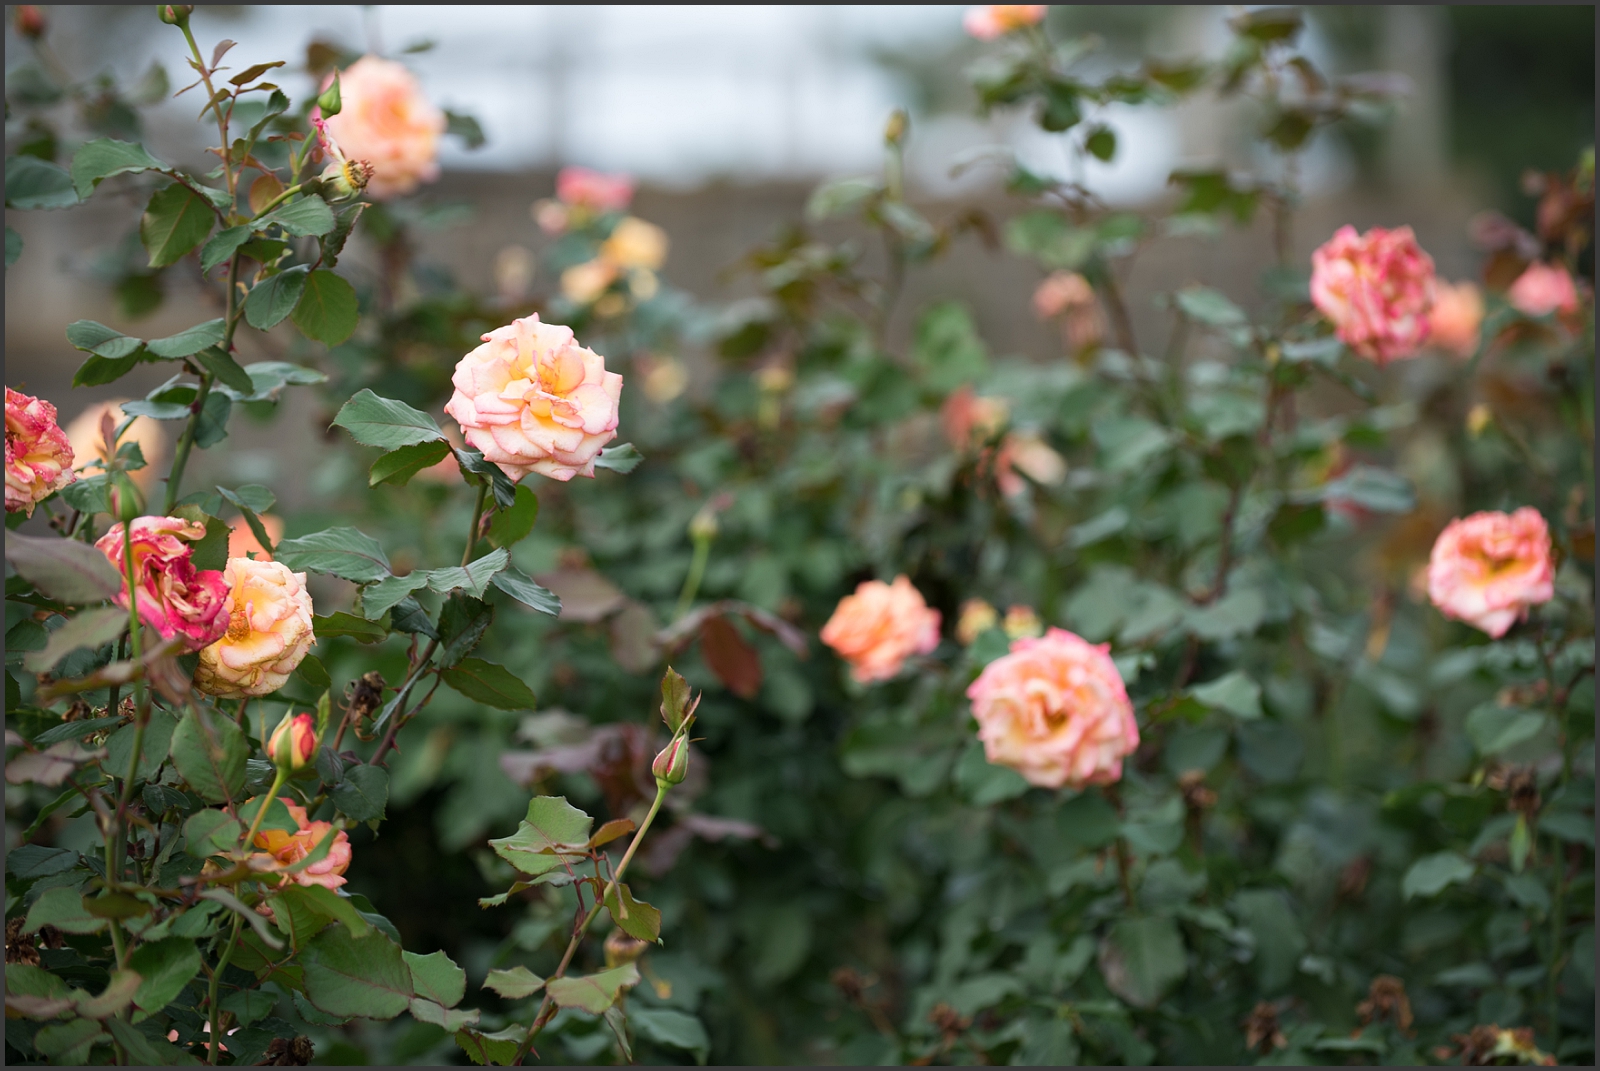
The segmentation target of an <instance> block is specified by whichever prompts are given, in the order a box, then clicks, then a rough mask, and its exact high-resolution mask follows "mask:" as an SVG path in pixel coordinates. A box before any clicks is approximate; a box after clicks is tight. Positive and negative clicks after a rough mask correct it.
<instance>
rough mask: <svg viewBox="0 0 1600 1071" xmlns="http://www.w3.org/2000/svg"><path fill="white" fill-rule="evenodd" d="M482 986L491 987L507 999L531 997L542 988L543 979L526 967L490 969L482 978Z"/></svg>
mask: <svg viewBox="0 0 1600 1071" xmlns="http://www.w3.org/2000/svg"><path fill="white" fill-rule="evenodd" d="M483 988H485V989H492V990H494V991H495V992H496V993H499V994H500V995H501V996H502V997H504V998H505V999H507V1000H521V999H523V998H524V997H531V996H533V995H534V994H535V993H537V992H538V991H539V990H541V989H543V988H544V979H543V978H540V977H539V976H538V975H537V974H534V973H533V972H532V971H530V970H528V968H526V967H511V968H509V969H507V970H492V971H490V972H489V975H488V977H486V978H485V979H484V980H483Z"/></svg>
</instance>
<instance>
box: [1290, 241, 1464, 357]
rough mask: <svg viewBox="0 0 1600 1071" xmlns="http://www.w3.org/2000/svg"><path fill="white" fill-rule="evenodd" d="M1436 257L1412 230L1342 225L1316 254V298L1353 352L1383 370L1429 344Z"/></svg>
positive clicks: (1313, 270) (1313, 256) (1313, 273)
mask: <svg viewBox="0 0 1600 1071" xmlns="http://www.w3.org/2000/svg"><path fill="white" fill-rule="evenodd" d="M1433 290H1434V278H1433V258H1432V257H1430V256H1428V254H1426V253H1424V252H1423V251H1422V249H1421V247H1420V246H1418V245H1417V240H1416V237H1415V236H1414V235H1413V234H1412V233H1411V228H1410V227H1398V228H1396V229H1394V230H1392V231H1391V230H1385V229H1383V228H1382V227H1374V228H1372V229H1371V230H1369V231H1368V232H1367V233H1366V234H1359V235H1358V234H1357V233H1356V231H1355V228H1354V227H1350V226H1345V227H1340V228H1339V229H1338V230H1337V231H1335V232H1334V235H1333V237H1332V238H1330V239H1328V241H1327V242H1325V243H1324V244H1323V245H1322V246H1321V247H1319V248H1318V249H1317V251H1316V252H1314V253H1312V254H1311V300H1312V302H1313V303H1314V304H1315V305H1316V306H1317V308H1318V309H1319V310H1321V312H1322V314H1323V315H1324V316H1326V317H1327V318H1328V319H1330V320H1332V321H1333V326H1334V329H1335V332H1336V333H1337V334H1338V336H1339V338H1340V339H1341V340H1342V341H1343V342H1344V343H1345V344H1346V345H1347V346H1349V347H1350V348H1351V349H1352V350H1354V351H1355V352H1356V353H1357V354H1359V355H1360V356H1362V357H1365V358H1367V359H1368V360H1370V361H1376V362H1377V363H1378V364H1379V365H1380V366H1381V365H1384V364H1387V363H1389V362H1390V361H1392V360H1396V359H1398V358H1401V357H1411V356H1414V355H1415V354H1416V352H1417V350H1418V349H1420V348H1421V347H1422V344H1423V343H1424V342H1426V341H1427V340H1428V312H1429V310H1430V309H1431V308H1432V306H1433Z"/></svg>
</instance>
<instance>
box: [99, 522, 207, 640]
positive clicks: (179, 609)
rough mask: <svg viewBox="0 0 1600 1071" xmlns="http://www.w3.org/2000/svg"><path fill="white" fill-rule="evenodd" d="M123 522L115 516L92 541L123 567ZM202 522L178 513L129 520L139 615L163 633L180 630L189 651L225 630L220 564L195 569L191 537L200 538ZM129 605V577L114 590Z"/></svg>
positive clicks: (174, 633)
mask: <svg viewBox="0 0 1600 1071" xmlns="http://www.w3.org/2000/svg"><path fill="white" fill-rule="evenodd" d="M124 531H125V528H124V526H123V525H122V524H121V523H120V522H119V523H117V524H114V525H112V526H111V530H110V531H109V532H107V533H106V534H105V535H103V536H101V537H100V539H99V540H98V541H97V542H96V543H95V547H96V548H98V549H99V550H100V552H101V553H103V554H104V555H105V556H106V558H107V559H109V560H110V562H111V564H112V565H114V566H116V569H117V572H119V573H122V572H123V571H124V570H123V566H124V564H125V562H124V554H125V549H124V546H125V538H126V537H125V535H124ZM205 534H206V526H205V525H203V524H199V523H197V522H195V521H187V520H184V519H183V518H182V517H140V518H138V519H137V520H135V521H134V522H133V576H134V582H135V586H136V589H137V590H136V592H135V596H134V597H135V601H136V602H137V605H138V607H139V620H140V621H143V622H144V623H145V624H146V625H148V626H150V627H151V628H153V629H155V630H156V631H157V632H159V633H160V634H161V636H162V638H163V639H171V638H172V637H174V636H180V635H181V636H182V637H183V641H184V646H186V647H187V648H188V649H189V650H191V651H197V650H199V649H200V648H202V647H206V646H208V645H209V644H211V643H213V642H215V641H216V640H217V639H218V638H220V637H221V636H222V635H223V634H224V633H225V632H227V631H228V609H229V605H228V581H227V579H226V578H225V577H224V576H223V574H222V571H221V570H219V569H196V568H195V565H194V561H193V548H191V547H190V546H189V542H190V541H191V540H195V539H201V538H204V536H205ZM116 603H117V605H118V606H124V607H125V606H127V605H128V587H127V581H126V580H124V581H123V588H122V591H121V592H120V593H119V594H118V595H117V598H116Z"/></svg>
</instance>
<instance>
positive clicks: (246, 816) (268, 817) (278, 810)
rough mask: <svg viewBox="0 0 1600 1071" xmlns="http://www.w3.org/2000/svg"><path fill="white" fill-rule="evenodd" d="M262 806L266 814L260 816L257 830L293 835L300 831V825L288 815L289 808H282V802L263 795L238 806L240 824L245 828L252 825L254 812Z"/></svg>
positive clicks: (254, 817) (254, 816) (292, 816)
mask: <svg viewBox="0 0 1600 1071" xmlns="http://www.w3.org/2000/svg"><path fill="white" fill-rule="evenodd" d="M263 806H265V807H266V809H267V813H266V814H265V815H264V816H262V819H261V825H260V826H259V827H258V828H259V829H281V830H283V831H285V832H287V833H294V832H297V831H298V830H299V829H300V823H299V822H297V821H295V818H294V815H292V814H290V813H289V808H288V807H286V806H284V803H283V800H281V799H277V798H274V797H270V796H265V795H262V796H257V797H256V798H255V799H253V800H251V801H250V802H248V803H244V804H241V805H240V806H239V822H240V824H242V825H244V826H245V827H247V828H248V827H249V826H252V825H254V824H255V820H256V812H257V811H259V810H261V808H262V807H263Z"/></svg>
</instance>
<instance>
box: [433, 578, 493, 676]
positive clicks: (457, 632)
mask: <svg viewBox="0 0 1600 1071" xmlns="http://www.w3.org/2000/svg"><path fill="white" fill-rule="evenodd" d="M493 620H494V607H492V606H490V605H488V604H487V603H485V602H483V601H482V600H479V599H474V598H472V597H470V596H468V595H464V594H462V593H461V592H459V591H458V592H455V593H454V594H452V595H451V596H450V598H449V599H447V600H445V604H444V609H443V610H441V611H440V612H439V638H440V641H441V642H442V644H443V648H442V650H441V651H440V653H439V665H440V666H444V667H448V666H453V665H455V664H456V663H457V662H459V661H461V660H462V659H463V658H465V657H467V655H469V654H471V653H472V650H473V648H475V647H477V646H478V641H479V640H481V639H482V638H483V634H484V632H485V631H487V629H488V628H489V623H490V622H491V621H493Z"/></svg>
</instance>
